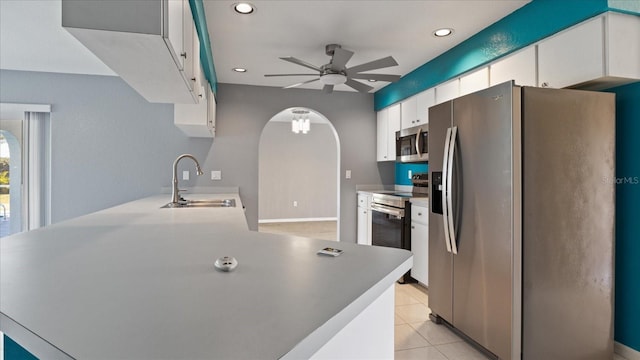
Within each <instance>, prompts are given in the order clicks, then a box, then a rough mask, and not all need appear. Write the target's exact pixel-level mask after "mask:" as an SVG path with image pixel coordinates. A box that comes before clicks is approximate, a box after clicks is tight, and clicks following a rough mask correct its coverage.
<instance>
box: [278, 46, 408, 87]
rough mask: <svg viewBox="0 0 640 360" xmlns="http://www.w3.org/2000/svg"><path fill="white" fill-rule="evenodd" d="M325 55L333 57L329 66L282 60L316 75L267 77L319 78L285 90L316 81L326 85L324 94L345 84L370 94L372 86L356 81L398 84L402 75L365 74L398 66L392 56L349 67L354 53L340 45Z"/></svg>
mask: <svg viewBox="0 0 640 360" xmlns="http://www.w3.org/2000/svg"><path fill="white" fill-rule="evenodd" d="M325 53H326V54H327V55H328V56H331V61H329V63H328V64H325V65H322V66H315V65H313V64H310V63H308V62H306V61H302V60H300V59H296V58H294V57H281V58H280V59H282V60H284V61H288V62H291V63H294V64H298V65H301V66H304V67H306V68H309V69H312V70H315V71H317V73H315V74H267V75H265V77H272V76H317V78H315V79H311V80H307V81H303V82H300V83H297V84H293V85H289V86H285V87H284V89H290V88H293V87H296V86H300V85H303V84H308V83H312V82H314V81H320V82H321V83H322V84H324V87H323V88H322V92H323V93H326V94H328V93H331V92H332V91H333V87H334V86H335V85H340V84H345V85H347V86H350V87H351V88H353V89H355V90H357V91H359V92H368V91H369V90H371V89H373V87H372V86H369V85H366V84H363V83H361V82H359V81H356V80H354V79H362V80H371V81H388V82H396V81H398V80H400V75H389V74H363V73H362V72H364V71H370V70H376V69H382V68H387V67H390V66H396V65H398V63H397V62H396V61H395V59H394V58H393V57H391V56H387V57H385V58H381V59H378V60H373V61H370V62H367V63H364V64H360V65H356V66H352V67H349V68H348V67H347V66H346V65H347V62H349V60H350V59H351V57H352V56H353V52H352V51H349V50H345V49H343V48H342V46H340V45H338V44H329V45H327V46H326V47H325Z"/></svg>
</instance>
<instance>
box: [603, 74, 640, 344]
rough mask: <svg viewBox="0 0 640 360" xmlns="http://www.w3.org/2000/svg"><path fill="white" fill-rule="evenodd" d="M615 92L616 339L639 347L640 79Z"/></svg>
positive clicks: (611, 90) (617, 88)
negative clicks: (639, 81) (638, 81)
mask: <svg viewBox="0 0 640 360" xmlns="http://www.w3.org/2000/svg"><path fill="white" fill-rule="evenodd" d="M606 91H607V92H612V93H615V94H616V184H617V185H616V270H615V277H616V282H615V286H616V293H615V311H616V314H615V329H614V330H615V339H616V341H618V342H620V343H622V344H624V345H626V346H629V347H631V348H633V349H635V350H637V351H640V278H639V276H640V221H639V219H640V160H639V158H638V156H639V155H640V141H638V139H640V83H634V84H630V85H625V86H620V87H616V88H613V89H609V90H606Z"/></svg>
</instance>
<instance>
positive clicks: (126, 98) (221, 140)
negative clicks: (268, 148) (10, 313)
mask: <svg viewBox="0 0 640 360" xmlns="http://www.w3.org/2000/svg"><path fill="white" fill-rule="evenodd" d="M218 90H219V91H218V108H217V137H216V138H215V139H214V140H213V142H212V140H211V139H194V138H188V137H186V136H185V135H183V133H182V132H180V130H178V129H177V128H176V127H175V126H174V125H173V106H172V105H168V104H152V103H149V102H147V101H146V100H144V99H143V98H142V97H141V96H140V95H138V94H137V93H136V92H135V91H134V90H132V89H131V88H130V87H129V86H128V85H127V84H126V83H125V82H124V81H122V79H120V78H118V77H111V76H93V75H74V74H54V73H40V72H24V71H10V70H0V102H9V103H36V104H51V109H52V110H51V173H52V174H51V176H52V179H51V187H52V199H51V200H52V201H51V202H52V205H51V206H52V222H58V221H61V220H65V219H69V218H73V217H76V216H80V215H84V214H87V213H90V212H94V211H97V210H101V209H104V208H107V207H110V206H113V205H117V204H121V203H123V202H126V201H131V200H134V199H139V198H142V197H145V196H149V195H152V194H157V193H158V192H159V190H160V188H161V187H166V186H170V184H171V165H172V163H173V160H175V158H176V157H177V156H178V155H180V154H182V153H187V152H188V153H192V154H194V155H195V156H196V157H197V158H198V159H199V160H201V163H202V165H203V167H204V171H205V173H206V175H204V176H201V177H196V176H193V175H194V172H193V165H192V164H190V163H188V160H185V163H184V164H181V166H180V168H179V170H180V171H181V170H183V169H189V170H191V174H192V177H191V179H192V180H190V181H181V187H183V186H187V187H188V186H194V185H198V186H212V185H213V186H238V187H240V196H241V198H242V201H243V204H244V205H245V206H246V208H247V212H246V215H247V221H248V224H249V227H250V228H251V229H252V230H256V229H257V227H258V145H259V141H260V134H261V133H262V129H263V128H264V126H265V125H266V123H267V121H269V119H271V117H273V115H275V114H277V113H278V112H280V111H282V110H283V109H286V108H289V107H293V106H300V107H308V108H310V109H313V110H316V111H318V112H320V113H322V114H323V115H324V116H326V117H327V118H328V119H330V120H331V122H332V124H333V126H334V127H335V129H336V131H337V133H338V137H339V138H340V144H341V156H340V158H341V160H340V161H341V170H340V173H341V175H342V176H341V185H340V187H341V199H340V207H341V210H340V211H341V213H340V220H341V240H342V241H347V242H355V236H356V190H355V188H356V184H380V183H385V184H393V176H394V168H393V166H392V164H391V165H389V164H386V163H383V164H382V165H380V171H379V168H378V164H377V162H376V156H375V153H376V119H375V113H374V111H373V95H372V94H358V93H347V92H336V93H333V94H329V95H326V94H322V93H321V92H320V91H315V90H304V89H288V90H283V89H279V88H269V87H258V86H246V85H229V84H220V86H219V87H218ZM203 160H204V161H203ZM347 169H350V170H352V178H351V179H349V180H347V179H345V178H344V171H345V170H347ZM210 170H222V172H223V173H222V177H223V179H222V180H221V181H215V182H214V181H211V180H210V174H209V172H210ZM381 174H383V178H381ZM194 179H195V180H194ZM167 199H169V197H167Z"/></svg>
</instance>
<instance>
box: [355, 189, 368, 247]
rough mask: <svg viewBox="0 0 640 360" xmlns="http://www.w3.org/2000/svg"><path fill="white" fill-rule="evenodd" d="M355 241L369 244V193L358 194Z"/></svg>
mask: <svg viewBox="0 0 640 360" xmlns="http://www.w3.org/2000/svg"><path fill="white" fill-rule="evenodd" d="M357 219H358V227H357V241H356V242H357V243H358V244H360V245H371V195H368V194H358V216H357Z"/></svg>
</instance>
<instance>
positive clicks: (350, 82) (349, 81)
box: [344, 79, 373, 92]
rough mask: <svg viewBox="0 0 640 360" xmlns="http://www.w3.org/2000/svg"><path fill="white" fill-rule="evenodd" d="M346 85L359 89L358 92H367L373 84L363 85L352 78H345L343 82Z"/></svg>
mask: <svg viewBox="0 0 640 360" xmlns="http://www.w3.org/2000/svg"><path fill="white" fill-rule="evenodd" d="M344 84H345V85H347V86H351V87H352V88H354V89H356V90H358V91H360V92H369V90H371V89H373V86H369V85H365V84H363V83H361V82H359V81H355V80H353V79H347V81H346V82H345V83H344Z"/></svg>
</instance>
